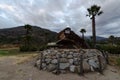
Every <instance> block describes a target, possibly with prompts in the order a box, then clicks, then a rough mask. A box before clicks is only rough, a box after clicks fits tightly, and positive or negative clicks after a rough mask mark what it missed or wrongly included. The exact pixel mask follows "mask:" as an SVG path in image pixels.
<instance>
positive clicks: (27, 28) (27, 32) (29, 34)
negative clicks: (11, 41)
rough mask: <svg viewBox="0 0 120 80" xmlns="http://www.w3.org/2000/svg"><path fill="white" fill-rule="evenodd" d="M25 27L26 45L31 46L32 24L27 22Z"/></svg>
mask: <svg viewBox="0 0 120 80" xmlns="http://www.w3.org/2000/svg"><path fill="white" fill-rule="evenodd" d="M24 28H25V30H26V34H25V47H30V44H31V43H30V41H31V31H32V26H31V25H29V24H26V25H25V26H24Z"/></svg>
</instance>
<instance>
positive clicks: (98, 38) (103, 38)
mask: <svg viewBox="0 0 120 80" xmlns="http://www.w3.org/2000/svg"><path fill="white" fill-rule="evenodd" d="M85 38H86V39H91V37H90V36H86V37H85ZM96 40H97V41H103V40H107V38H105V37H100V36H96Z"/></svg>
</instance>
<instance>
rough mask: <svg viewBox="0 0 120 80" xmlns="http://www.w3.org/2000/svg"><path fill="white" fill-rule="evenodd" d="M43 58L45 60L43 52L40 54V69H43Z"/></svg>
mask: <svg viewBox="0 0 120 80" xmlns="http://www.w3.org/2000/svg"><path fill="white" fill-rule="evenodd" d="M42 60H43V53H41V55H40V70H41V69H42Z"/></svg>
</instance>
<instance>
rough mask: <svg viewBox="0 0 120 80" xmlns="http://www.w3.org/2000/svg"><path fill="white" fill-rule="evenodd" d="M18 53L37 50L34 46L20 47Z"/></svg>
mask: <svg viewBox="0 0 120 80" xmlns="http://www.w3.org/2000/svg"><path fill="white" fill-rule="evenodd" d="M20 51H22V52H27V51H37V48H36V47H35V46H29V47H27V46H21V47H20Z"/></svg>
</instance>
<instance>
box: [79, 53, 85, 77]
mask: <svg viewBox="0 0 120 80" xmlns="http://www.w3.org/2000/svg"><path fill="white" fill-rule="evenodd" d="M79 63H80V64H79V65H80V72H79V75H83V74H84V70H83V55H80V61H79Z"/></svg>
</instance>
